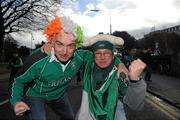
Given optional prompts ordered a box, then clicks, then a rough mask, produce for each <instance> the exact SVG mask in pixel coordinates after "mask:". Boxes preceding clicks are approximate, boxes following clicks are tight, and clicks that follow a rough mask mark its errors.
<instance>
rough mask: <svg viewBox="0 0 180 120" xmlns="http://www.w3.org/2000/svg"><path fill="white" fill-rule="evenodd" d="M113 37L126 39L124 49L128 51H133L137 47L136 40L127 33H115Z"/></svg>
mask: <svg viewBox="0 0 180 120" xmlns="http://www.w3.org/2000/svg"><path fill="white" fill-rule="evenodd" d="M113 35H114V36H117V37H121V38H123V39H124V48H125V49H126V50H131V49H132V48H133V47H134V46H135V40H136V39H135V38H134V37H133V36H131V35H130V34H129V33H127V32H126V31H115V32H113Z"/></svg>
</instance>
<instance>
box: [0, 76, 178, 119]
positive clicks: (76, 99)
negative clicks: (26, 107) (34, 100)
mask: <svg viewBox="0 0 180 120" xmlns="http://www.w3.org/2000/svg"><path fill="white" fill-rule="evenodd" d="M8 78H9V73H5V74H0V120H5V119H6V120H12V119H14V120H20V119H24V117H15V115H14V113H13V111H12V109H11V107H10V104H9V102H8V101H7V98H8V94H7V93H8V91H7V86H8ZM147 84H148V91H150V92H151V93H153V94H155V95H157V96H159V97H161V98H162V99H164V100H166V101H168V102H171V104H174V105H176V106H177V107H179V103H180V87H179V86H180V79H178V78H173V77H168V76H165V75H159V74H152V82H147ZM81 92H82V91H81V85H76V84H74V83H73V85H72V86H71V87H70V88H69V91H68V95H69V98H70V101H71V103H72V107H73V109H74V112H75V113H76V112H77V111H78V108H79V106H80V102H81ZM5 100H6V101H5ZM3 102H5V103H6V104H4V103H3ZM47 111H48V112H47V119H48V120H57V119H59V117H58V116H57V115H55V114H54V112H52V110H51V109H49V108H47ZM126 114H127V118H128V120H152V119H153V120H170V118H168V117H167V116H166V115H165V114H164V113H162V112H160V111H159V110H157V109H156V108H155V107H153V106H152V105H151V104H149V103H147V101H145V107H144V109H143V110H141V111H137V112H135V111H131V110H129V109H127V108H126ZM177 120H178V119H177Z"/></svg>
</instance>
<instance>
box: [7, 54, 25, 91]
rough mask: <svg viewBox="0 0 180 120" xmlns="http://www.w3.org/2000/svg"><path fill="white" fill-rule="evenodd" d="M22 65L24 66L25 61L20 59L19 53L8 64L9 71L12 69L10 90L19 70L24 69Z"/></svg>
mask: <svg viewBox="0 0 180 120" xmlns="http://www.w3.org/2000/svg"><path fill="white" fill-rule="evenodd" d="M22 65H23V61H22V59H21V58H20V56H19V54H18V52H15V53H13V57H12V59H11V60H10V61H9V64H8V67H7V68H8V69H11V72H10V78H9V88H8V89H10V88H11V86H12V83H13V82H14V77H15V75H16V74H17V72H18V70H19V68H21V67H22Z"/></svg>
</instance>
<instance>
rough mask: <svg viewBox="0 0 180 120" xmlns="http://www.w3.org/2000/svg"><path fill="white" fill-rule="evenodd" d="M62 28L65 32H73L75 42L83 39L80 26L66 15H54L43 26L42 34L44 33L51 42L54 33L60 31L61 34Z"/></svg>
mask: <svg viewBox="0 0 180 120" xmlns="http://www.w3.org/2000/svg"><path fill="white" fill-rule="evenodd" d="M62 30H63V31H64V32H65V33H69V34H73V35H74V36H75V37H76V38H77V39H76V40H77V42H78V41H82V40H83V39H84V35H83V31H82V29H81V27H80V26H79V25H77V24H76V23H74V22H73V21H72V20H71V19H70V18H69V17H66V16H63V17H61V19H60V18H59V17H58V16H55V18H54V19H53V20H51V21H50V22H49V23H48V25H47V26H46V27H45V29H44V32H43V34H45V35H46V37H47V40H48V42H50V43H51V42H52V40H53V38H54V37H55V35H56V34H59V33H60V35H61V31H62Z"/></svg>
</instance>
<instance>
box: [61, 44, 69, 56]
mask: <svg viewBox="0 0 180 120" xmlns="http://www.w3.org/2000/svg"><path fill="white" fill-rule="evenodd" d="M67 52H68V49H67V47H65V46H64V47H63V49H62V53H63V55H65V54H67Z"/></svg>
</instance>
